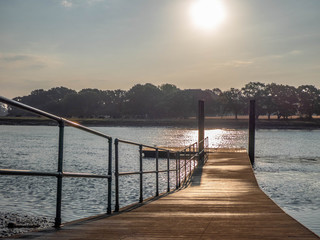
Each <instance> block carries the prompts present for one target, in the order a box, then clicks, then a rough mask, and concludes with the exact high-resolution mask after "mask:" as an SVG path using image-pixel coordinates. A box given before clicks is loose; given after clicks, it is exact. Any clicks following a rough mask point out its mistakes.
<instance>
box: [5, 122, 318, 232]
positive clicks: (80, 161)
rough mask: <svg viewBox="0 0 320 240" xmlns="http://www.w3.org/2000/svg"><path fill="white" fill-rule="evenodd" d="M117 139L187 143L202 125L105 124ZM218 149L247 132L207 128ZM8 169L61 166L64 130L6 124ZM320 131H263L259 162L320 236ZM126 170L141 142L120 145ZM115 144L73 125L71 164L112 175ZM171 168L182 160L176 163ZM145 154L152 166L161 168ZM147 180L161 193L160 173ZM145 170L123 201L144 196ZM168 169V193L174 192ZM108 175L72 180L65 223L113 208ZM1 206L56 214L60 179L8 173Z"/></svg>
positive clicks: (279, 194) (288, 206) (262, 173)
mask: <svg viewBox="0 0 320 240" xmlns="http://www.w3.org/2000/svg"><path fill="white" fill-rule="evenodd" d="M95 129H97V130H98V131H101V132H103V133H105V134H107V135H109V136H112V137H113V138H120V139H125V140H130V141H135V142H139V143H144V144H148V145H157V146H177V147H182V146H185V145H188V144H190V143H193V142H195V141H197V131H196V130H193V129H185V128H168V127H97V128H95ZM205 134H206V136H208V137H209V146H210V147H212V148H246V147H247V131H245V130H234V129H213V130H206V133H205ZM0 136H1V137H0V168H2V169H25V170H34V171H51V172H52V171H56V169H57V148H58V128H57V127H54V126H50V127H49V126H0ZM319 144H320V131H319V130H313V131H305V130H258V131H257V132H256V164H255V167H254V170H255V174H256V177H257V180H258V182H259V185H260V187H261V188H262V189H263V190H264V191H265V193H266V194H267V195H269V196H270V198H272V199H273V200H274V201H275V202H276V203H277V204H278V205H279V206H280V207H281V208H282V209H283V210H284V211H286V212H287V213H288V214H289V215H291V216H292V217H294V218H295V219H297V220H298V221H300V222H301V223H302V224H304V225H305V226H306V227H308V228H309V229H311V230H312V231H314V232H315V233H317V234H318V235H320V182H319V180H320V148H319ZM119 149H120V156H119V157H120V171H136V170H138V166H139V164H138V148H137V147H133V146H128V145H125V144H120V146H119ZM107 153H108V145H107V142H106V140H105V139H103V138H100V137H97V136H93V135H91V134H88V133H86V132H82V131H80V130H78V129H74V128H71V127H66V129H65V148H64V170H65V171H77V172H90V173H97V174H106V169H107ZM170 164H171V167H172V168H174V166H175V163H174V161H172V162H171V163H170ZM154 165H155V163H154V160H151V159H145V160H144V169H145V170H146V169H150V170H151V169H154ZM165 168H166V162H165V161H164V160H161V161H160V170H161V169H165ZM151 175H152V174H150V175H148V176H147V175H146V177H145V178H144V198H146V197H149V196H152V195H153V194H154V193H155V189H154V176H151ZM138 181H139V179H138V176H128V177H121V178H120V188H121V190H120V204H121V206H125V205H128V204H130V203H133V202H136V201H138V195H139V194H138V191H139V190H138V189H139V188H138ZM166 181H167V179H166V174H160V191H165V190H166V186H167V185H166ZM170 182H171V187H172V188H173V187H174V183H175V180H174V176H172V178H171V180H170ZM106 183H107V181H106V180H104V179H80V178H65V179H64V183H63V189H64V190H63V202H62V219H63V221H64V222H66V221H72V220H75V219H79V218H83V217H87V216H92V215H96V214H100V213H105V212H106V202H107V201H106V199H107V186H106ZM0 192H1V197H0V209H1V210H0V212H16V213H21V212H22V213H24V214H26V215H34V216H46V217H48V218H51V219H53V218H54V216H55V201H56V200H55V198H56V179H55V178H52V177H21V176H1V177H0Z"/></svg>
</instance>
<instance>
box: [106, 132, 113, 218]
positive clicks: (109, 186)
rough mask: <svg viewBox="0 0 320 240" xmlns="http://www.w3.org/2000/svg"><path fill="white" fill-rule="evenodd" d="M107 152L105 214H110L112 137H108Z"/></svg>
mask: <svg viewBox="0 0 320 240" xmlns="http://www.w3.org/2000/svg"><path fill="white" fill-rule="evenodd" d="M108 144H109V149H108V150H109V152H108V161H109V162H108V175H109V178H108V207H107V214H111V194H112V138H109V139H108Z"/></svg>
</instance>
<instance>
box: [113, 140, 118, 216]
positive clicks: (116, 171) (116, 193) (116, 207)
mask: <svg viewBox="0 0 320 240" xmlns="http://www.w3.org/2000/svg"><path fill="white" fill-rule="evenodd" d="M114 159H115V161H114V162H115V163H114V176H115V183H114V185H115V205H114V211H115V212H119V140H118V138H116V139H115V140H114Z"/></svg>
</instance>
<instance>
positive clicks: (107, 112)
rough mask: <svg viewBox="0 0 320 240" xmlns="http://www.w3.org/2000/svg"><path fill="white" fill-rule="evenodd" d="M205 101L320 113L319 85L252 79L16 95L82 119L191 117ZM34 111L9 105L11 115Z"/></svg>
mask: <svg viewBox="0 0 320 240" xmlns="http://www.w3.org/2000/svg"><path fill="white" fill-rule="evenodd" d="M200 99H201V100H204V101H205V112H206V115H207V116H226V115H233V116H234V117H235V119H237V118H238V115H242V114H244V115H246V114H247V113H248V103H249V100H251V99H255V100H256V117H257V118H258V117H259V116H261V115H267V116H268V118H269V119H270V116H271V115H276V116H277V117H278V119H280V118H284V119H287V118H288V117H290V116H292V115H299V116H300V117H302V118H308V119H311V118H312V116H313V115H319V114H320V89H317V88H316V87H315V86H313V85H302V86H299V87H293V86H288V85H282V84H276V83H271V84H264V83H261V82H250V83H248V84H246V85H245V86H244V87H243V88H241V89H236V88H231V89H229V90H226V91H222V90H220V89H219V88H214V89H206V90H201V89H179V88H178V87H177V86H175V85H172V84H163V85H160V86H155V85H153V84H150V83H147V84H136V85H134V86H133V87H132V88H131V89H129V90H128V91H125V90H120V89H118V90H99V89H92V88H86V89H82V90H81V91H78V92H77V91H75V90H72V89H69V88H66V87H55V88H51V89H49V90H43V89H37V90H34V91H32V92H31V93H30V94H29V95H27V96H23V97H16V98H14V100H16V101H18V102H21V103H25V104H27V105H31V106H33V107H36V108H39V109H41V110H44V111H47V112H50V113H53V114H56V115H59V116H63V117H80V118H81V117H83V118H187V117H192V116H196V111H197V104H198V100H200ZM28 115H30V113H28V112H25V111H22V110H19V109H17V108H12V107H10V106H9V107H8V116H28Z"/></svg>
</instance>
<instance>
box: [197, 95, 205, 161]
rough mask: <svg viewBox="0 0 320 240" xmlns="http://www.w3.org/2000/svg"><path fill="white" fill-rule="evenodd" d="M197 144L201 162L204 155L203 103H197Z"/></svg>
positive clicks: (200, 101)
mask: <svg viewBox="0 0 320 240" xmlns="http://www.w3.org/2000/svg"><path fill="white" fill-rule="evenodd" d="M198 143H199V159H200V161H203V155H204V151H203V149H204V101H202V100H199V102H198Z"/></svg>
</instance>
